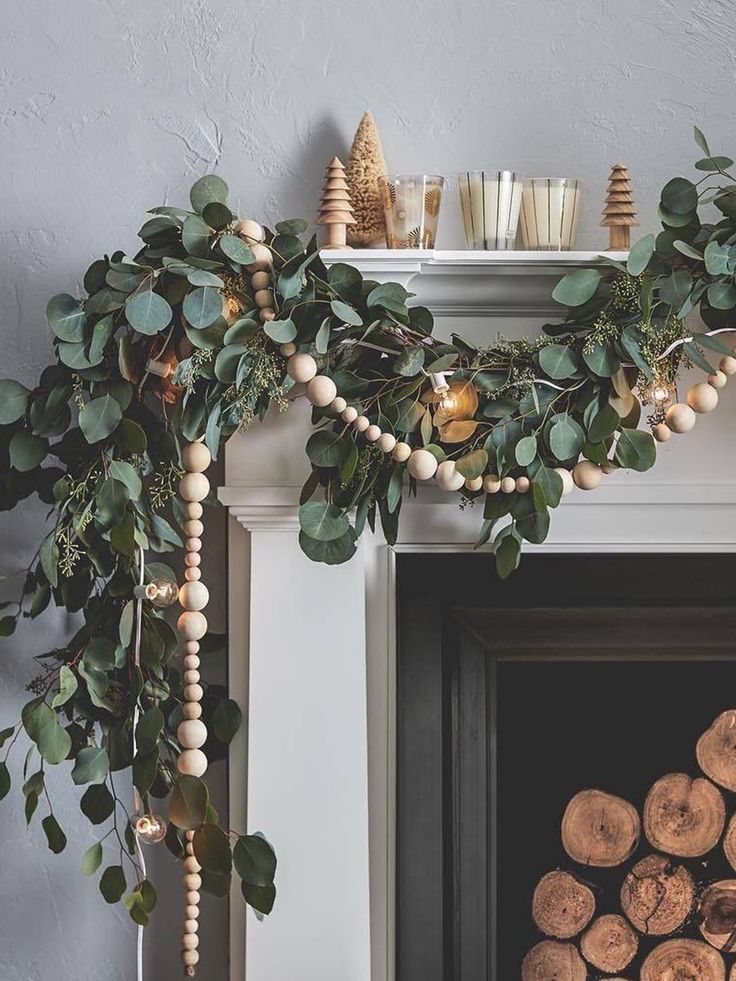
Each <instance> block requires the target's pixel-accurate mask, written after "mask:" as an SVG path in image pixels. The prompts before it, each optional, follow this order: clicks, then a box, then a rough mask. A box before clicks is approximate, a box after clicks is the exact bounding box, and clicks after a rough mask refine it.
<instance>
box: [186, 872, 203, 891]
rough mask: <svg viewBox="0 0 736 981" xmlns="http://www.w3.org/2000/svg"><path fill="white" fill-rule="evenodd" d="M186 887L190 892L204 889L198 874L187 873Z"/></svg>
mask: <svg viewBox="0 0 736 981" xmlns="http://www.w3.org/2000/svg"><path fill="white" fill-rule="evenodd" d="M184 885H185V886H186V887H187V889H189V890H195V889H196V890H199V889H201V888H202V880H201V879H200V877H199V875H198V874H197V873H196V872H187V874H186V875H185V876H184Z"/></svg>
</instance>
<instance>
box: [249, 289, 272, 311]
mask: <svg viewBox="0 0 736 981" xmlns="http://www.w3.org/2000/svg"><path fill="white" fill-rule="evenodd" d="M253 299H254V300H255V301H256V306H257V307H273V293H272V292H271V290H256V295H255V296H254V297H253Z"/></svg>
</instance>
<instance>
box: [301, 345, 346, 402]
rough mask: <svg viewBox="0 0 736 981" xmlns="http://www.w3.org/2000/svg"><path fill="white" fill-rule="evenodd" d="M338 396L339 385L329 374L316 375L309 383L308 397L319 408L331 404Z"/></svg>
mask: <svg viewBox="0 0 736 981" xmlns="http://www.w3.org/2000/svg"><path fill="white" fill-rule="evenodd" d="M294 357H299V355H294ZM306 357H309V355H306ZM312 360H314V359H312ZM336 396H337V386H336V385H335V383H334V381H333V380H332V379H331V378H328V377H327V375H315V377H314V378H312V379H310V381H309V382H308V383H307V398H308V399H309V401H310V402H311V403H312V405H316V406H317V408H319V409H324V408H325V406H328V405H330V403H331V402H332V401H333V399H335V398H336Z"/></svg>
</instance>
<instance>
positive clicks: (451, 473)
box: [434, 460, 465, 491]
mask: <svg viewBox="0 0 736 981" xmlns="http://www.w3.org/2000/svg"><path fill="white" fill-rule="evenodd" d="M434 479H435V480H436V481H437V483H438V485H439V486H440V487H441V488H442V490H448V491H455V490H460V488H461V487H463V486H464V484H465V478H464V477H463V475H462V474H461V473H458V472H457V467H456V465H455V461H454V460H444V461H443V462H442V463H440V465H439V466H438V467H437V473H436V474H435V475H434Z"/></svg>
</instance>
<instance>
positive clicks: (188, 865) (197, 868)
mask: <svg viewBox="0 0 736 981" xmlns="http://www.w3.org/2000/svg"><path fill="white" fill-rule="evenodd" d="M184 871H185V872H201V871H202V866H201V865H200V864H199V862H198V861H197V859H196V858H195V857H194V855H187V857H186V858H185V859H184Z"/></svg>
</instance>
